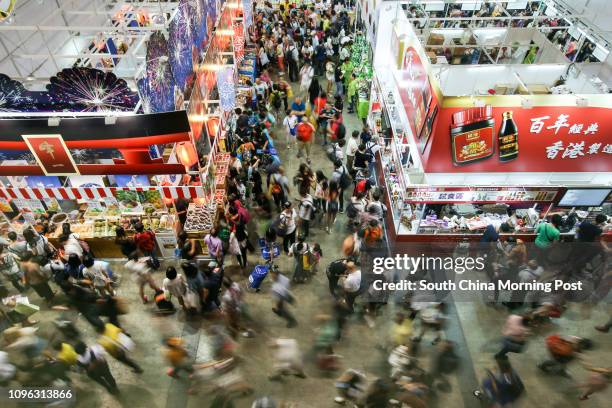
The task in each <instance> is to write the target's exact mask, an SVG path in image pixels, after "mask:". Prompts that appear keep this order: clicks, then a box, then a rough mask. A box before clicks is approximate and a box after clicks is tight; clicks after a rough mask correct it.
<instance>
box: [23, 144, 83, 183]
mask: <svg viewBox="0 0 612 408" xmlns="http://www.w3.org/2000/svg"><path fill="white" fill-rule="evenodd" d="M22 137H23V140H24V141H25V142H26V144H27V145H28V147H29V148H30V152H31V153H32V154H33V155H34V157H35V158H36V161H37V162H38V165H39V166H40V167H41V168H42V169H43V171H44V173H45V175H47V176H72V175H75V174H79V170H78V169H77V166H76V163H75V162H74V160H73V159H72V156H71V155H70V151H69V150H68V147H67V146H66V143H64V139H62V135H22Z"/></svg>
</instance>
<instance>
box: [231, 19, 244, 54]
mask: <svg viewBox="0 0 612 408" xmlns="http://www.w3.org/2000/svg"><path fill="white" fill-rule="evenodd" d="M232 28H233V29H234V36H233V37H232V39H233V42H234V62H235V63H236V65H240V63H241V62H242V60H243V59H244V27H243V26H242V23H240V22H239V21H234V23H233V24H232Z"/></svg>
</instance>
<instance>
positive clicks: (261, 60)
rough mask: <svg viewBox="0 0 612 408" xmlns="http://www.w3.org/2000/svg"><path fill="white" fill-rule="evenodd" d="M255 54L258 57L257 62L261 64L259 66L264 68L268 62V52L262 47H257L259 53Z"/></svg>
mask: <svg viewBox="0 0 612 408" xmlns="http://www.w3.org/2000/svg"><path fill="white" fill-rule="evenodd" d="M257 56H258V57H259V63H260V64H261V68H262V69H265V68H266V67H267V66H268V64H269V63H270V59H269V58H268V54H267V53H266V50H265V48H264V47H260V48H259V54H258V55H257Z"/></svg>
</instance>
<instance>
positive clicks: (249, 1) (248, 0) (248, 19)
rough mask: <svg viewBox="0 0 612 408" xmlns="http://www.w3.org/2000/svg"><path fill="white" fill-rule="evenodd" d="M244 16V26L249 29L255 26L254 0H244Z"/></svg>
mask: <svg viewBox="0 0 612 408" xmlns="http://www.w3.org/2000/svg"><path fill="white" fill-rule="evenodd" d="M242 15H243V19H244V26H245V27H246V28H249V27H250V26H252V25H253V0H242Z"/></svg>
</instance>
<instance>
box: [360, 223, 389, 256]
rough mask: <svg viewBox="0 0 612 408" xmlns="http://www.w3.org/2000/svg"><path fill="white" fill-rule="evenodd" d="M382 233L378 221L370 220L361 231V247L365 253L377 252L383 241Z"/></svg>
mask: <svg viewBox="0 0 612 408" xmlns="http://www.w3.org/2000/svg"><path fill="white" fill-rule="evenodd" d="M383 237H384V232H383V229H382V227H381V226H380V224H379V223H378V220H370V222H369V223H368V225H367V227H365V228H364V229H363V246H364V249H365V250H366V251H369V250H377V249H379V248H380V245H381V243H382V241H383Z"/></svg>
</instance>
